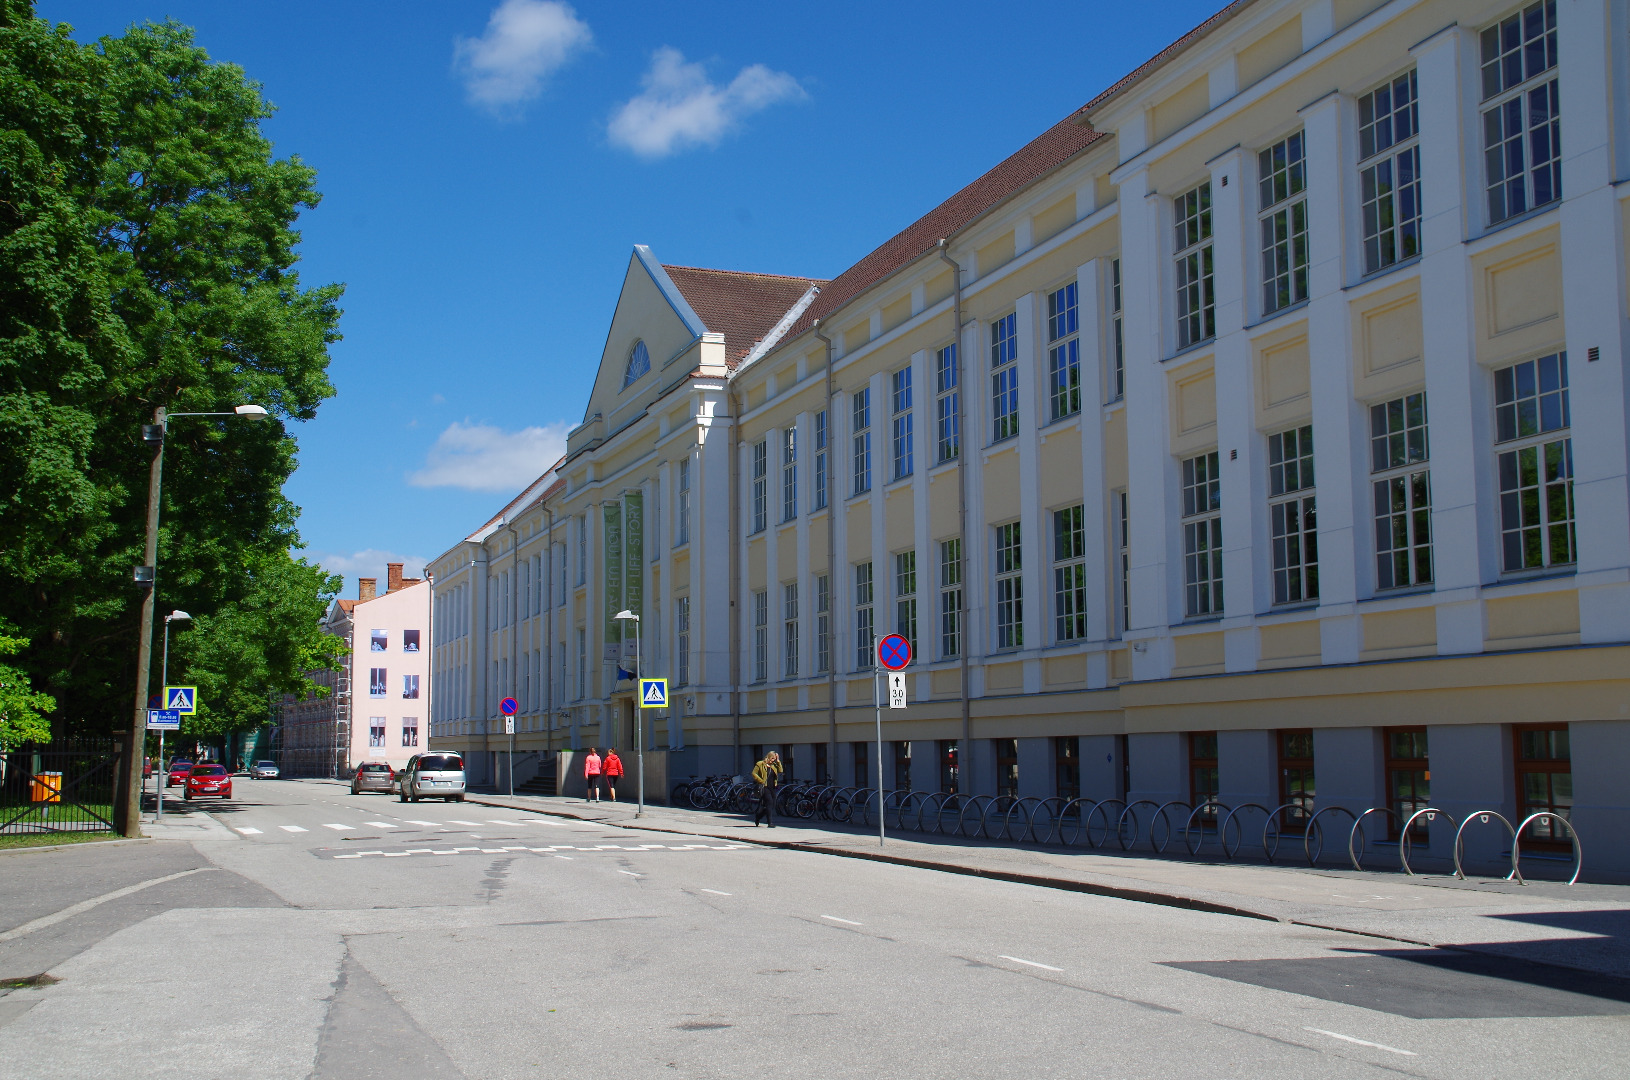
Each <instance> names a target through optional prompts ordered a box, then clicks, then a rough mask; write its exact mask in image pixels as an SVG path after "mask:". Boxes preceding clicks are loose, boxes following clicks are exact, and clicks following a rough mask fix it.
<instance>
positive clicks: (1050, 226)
mask: <svg viewBox="0 0 1630 1080" xmlns="http://www.w3.org/2000/svg"><path fill="white" fill-rule="evenodd" d="M1074 224H1075V193H1074V192H1071V193H1070V194H1069V195H1067V196H1065V197H1064V198H1062V199H1060V200H1059V201H1058V202H1056V203H1054V204H1053V205H1052V206H1049V207H1047V208H1046V209H1045V210H1041V211H1039V212H1037V213H1036V215H1035V216H1034V217H1032V218H1031V219H1030V239H1031V241H1032V242H1034V243H1037V244H1040V243H1042V242H1043V241H1045V240H1050V239H1052V238H1053V237H1055V236H1057V235H1058V234H1059V233H1061V232H1063V231H1064V230H1065V229H1068V228H1069V227H1070V226H1071V225H1074Z"/></svg>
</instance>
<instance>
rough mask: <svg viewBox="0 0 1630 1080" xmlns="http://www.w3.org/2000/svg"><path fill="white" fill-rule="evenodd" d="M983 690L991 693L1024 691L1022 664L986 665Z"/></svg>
mask: <svg viewBox="0 0 1630 1080" xmlns="http://www.w3.org/2000/svg"><path fill="white" fill-rule="evenodd" d="M985 689H986V690H988V691H991V692H993V693H995V692H1000V691H1005V690H1022V689H1024V664H1023V663H1012V664H986V665H985Z"/></svg>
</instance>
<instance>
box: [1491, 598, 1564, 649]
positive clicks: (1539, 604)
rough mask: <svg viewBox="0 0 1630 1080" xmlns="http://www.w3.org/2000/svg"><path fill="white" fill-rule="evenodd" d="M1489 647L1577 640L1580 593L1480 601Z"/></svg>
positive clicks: (1542, 645)
mask: <svg viewBox="0 0 1630 1080" xmlns="http://www.w3.org/2000/svg"><path fill="white" fill-rule="evenodd" d="M1483 611H1484V619H1485V625H1486V626H1487V627H1488V641H1487V645H1488V647H1489V648H1491V649H1533V648H1545V647H1547V646H1553V645H1574V644H1577V643H1578V642H1579V593H1578V592H1576V591H1575V590H1573V589H1568V590H1566V591H1563V592H1550V593H1536V594H1534V595H1532V596H1509V597H1501V598H1498V599H1492V600H1486V601H1484V603H1483Z"/></svg>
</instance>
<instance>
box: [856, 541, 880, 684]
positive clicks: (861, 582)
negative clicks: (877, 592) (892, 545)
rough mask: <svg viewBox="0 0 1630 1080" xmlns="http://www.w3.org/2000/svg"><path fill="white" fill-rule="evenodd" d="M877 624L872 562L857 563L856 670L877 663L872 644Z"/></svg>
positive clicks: (864, 668) (867, 669)
mask: <svg viewBox="0 0 1630 1080" xmlns="http://www.w3.org/2000/svg"><path fill="white" fill-rule="evenodd" d="M876 626H877V624H876V623H875V622H873V621H872V564H871V563H869V562H863V563H856V564H855V670H856V671H870V670H871V669H872V668H873V667H875V666H876V664H875V663H874V662H873V659H872V645H873V643H874V637H875V633H876Z"/></svg>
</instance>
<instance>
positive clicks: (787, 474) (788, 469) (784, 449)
mask: <svg viewBox="0 0 1630 1080" xmlns="http://www.w3.org/2000/svg"><path fill="white" fill-rule="evenodd" d="M797 516H798V429H797V428H788V429H787V430H785V431H783V432H782V433H781V520H782V521H791V520H792V519H793V518H795V517H797Z"/></svg>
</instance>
